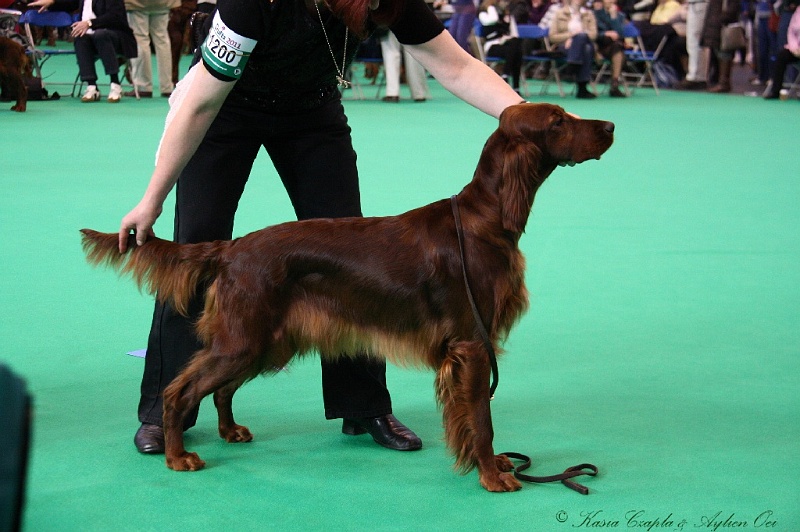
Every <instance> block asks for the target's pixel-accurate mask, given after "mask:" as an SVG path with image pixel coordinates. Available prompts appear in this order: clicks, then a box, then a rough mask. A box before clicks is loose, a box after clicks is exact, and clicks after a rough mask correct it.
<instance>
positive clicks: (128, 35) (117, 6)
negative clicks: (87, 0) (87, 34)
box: [51, 0, 138, 59]
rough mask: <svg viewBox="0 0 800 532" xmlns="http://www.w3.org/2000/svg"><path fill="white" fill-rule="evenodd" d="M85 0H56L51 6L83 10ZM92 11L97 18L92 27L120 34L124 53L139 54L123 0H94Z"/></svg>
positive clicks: (65, 9) (127, 54) (68, 9)
mask: <svg viewBox="0 0 800 532" xmlns="http://www.w3.org/2000/svg"><path fill="white" fill-rule="evenodd" d="M83 3H84V0H56V3H55V4H54V5H53V7H51V9H52V10H53V11H77V12H78V13H79V14H80V13H81V12H82V11H83ZM92 11H93V12H94V14H95V16H96V17H97V18H95V19H94V20H92V29H96V30H100V29H108V30H112V31H115V32H117V33H118V34H119V39H120V42H121V43H122V55H124V56H125V57H127V58H129V59H130V58H132V57H136V56H137V55H138V51H137V46H136V38H135V37H134V36H133V30H131V28H130V26H128V17H127V15H126V14H125V3H124V2H123V0H92Z"/></svg>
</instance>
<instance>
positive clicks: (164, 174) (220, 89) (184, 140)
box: [119, 63, 235, 253]
mask: <svg viewBox="0 0 800 532" xmlns="http://www.w3.org/2000/svg"><path fill="white" fill-rule="evenodd" d="M234 85H235V82H231V81H221V80H219V79H217V78H215V77H214V76H212V75H211V74H209V73H208V71H207V70H206V67H205V65H203V64H202V63H201V64H199V65H198V67H197V72H196V74H195V76H194V79H193V80H192V81H191V85H190V86H189V87H188V88H187V89H186V90H187V93H186V96H185V99H184V100H183V102H182V103H181V105H180V107H179V108H178V111H177V112H176V114H175V117H174V118H173V119H172V121H171V122H170V123H169V125H168V126H167V129H166V131H165V132H164V138H163V139H162V141H161V147H160V149H159V154H158V159H157V160H156V169H155V171H154V172H153V176H152V177H151V178H150V184H149V185H148V186H147V189H146V190H145V193H144V196H143V197H142V200H141V201H140V202H139V204H138V205H136V207H134V208H133V210H132V211H131V212H129V213H128V214H127V215H126V216H125V217H124V218H123V219H122V223H121V225H120V228H119V251H120V253H124V252H125V251H126V250H127V247H128V235H129V234H130V232H131V231H133V232H134V233H135V234H136V242H137V243H138V244H140V245H141V244H144V242H145V241H146V240H147V237H148V236H150V235H153V234H154V233H153V224H154V223H155V221H156V219H157V218H158V216H159V215H160V214H161V211H162V207H163V204H164V200H165V199H166V197H167V195H168V194H169V192H170V191H171V190H172V187H174V186H175V183H176V182H177V181H178V176H180V173H181V171H182V170H183V168H184V166H186V164H187V163H188V162H189V159H190V158H191V157H192V155H194V152H195V151H196V150H197V147H198V146H199V145H200V142H201V141H202V140H203V137H204V136H205V134H206V131H208V128H209V126H211V122H213V120H214V118H215V117H216V116H217V112H219V109H220V107H222V103H223V102H224V101H225V98H226V97H227V96H228V93H230V91H231V89H232V88H233V86H234Z"/></svg>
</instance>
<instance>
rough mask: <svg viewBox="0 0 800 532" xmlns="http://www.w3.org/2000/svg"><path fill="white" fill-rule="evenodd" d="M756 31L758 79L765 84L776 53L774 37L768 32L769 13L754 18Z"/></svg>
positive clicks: (773, 34) (772, 33)
mask: <svg viewBox="0 0 800 532" xmlns="http://www.w3.org/2000/svg"><path fill="white" fill-rule="evenodd" d="M756 30H757V32H758V33H757V36H758V41H757V42H758V79H760V80H761V82H762V83H766V82H767V81H768V80H769V78H770V73H771V72H772V68H773V61H774V60H775V52H776V47H775V45H776V35H775V33H774V32H772V31H769V13H767V15H766V16H762V15H761V14H760V13H759V15H758V16H757V17H756Z"/></svg>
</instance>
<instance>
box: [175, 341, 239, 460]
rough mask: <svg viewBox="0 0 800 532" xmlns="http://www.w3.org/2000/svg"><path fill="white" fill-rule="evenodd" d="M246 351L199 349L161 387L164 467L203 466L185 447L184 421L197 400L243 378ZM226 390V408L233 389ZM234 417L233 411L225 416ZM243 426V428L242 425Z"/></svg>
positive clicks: (195, 455)
mask: <svg viewBox="0 0 800 532" xmlns="http://www.w3.org/2000/svg"><path fill="white" fill-rule="evenodd" d="M249 360H251V359H250V358H249V357H248V354H247V353H238V354H233V355H231V354H221V353H218V352H215V351H213V350H212V349H209V348H206V349H201V350H200V351H198V352H197V353H196V354H195V355H194V357H193V358H192V361H191V362H190V363H189V365H187V366H186V368H184V370H183V371H181V373H180V374H179V375H178V376H177V377H176V378H175V380H173V381H172V382H171V383H170V385H169V386H168V387H167V389H166V390H164V440H165V454H166V459H167V467H169V468H170V469H174V470H175V471H197V470H198V469H202V468H203V466H205V462H203V461H202V460H201V459H200V457H199V456H198V455H197V453H190V452H187V451H186V448H185V447H184V444H183V421H184V418H185V417H186V413H187V412H189V411H190V410H192V409H193V408H195V407H196V406H197V405H199V404H200V401H201V400H202V399H203V398H204V397H206V396H207V395H209V394H211V393H212V392H216V391H217V390H220V389H222V388H225V387H226V386H233V385H234V384H235V385H237V386H238V385H239V384H241V383H242V382H244V381H245V380H246V379H247V378H248V377H249V375H248V374H247V372H248V371H250V368H249V364H248V361H249ZM225 393H227V396H228V399H227V402H228V408H230V398H231V397H232V396H233V393H232V391H229V392H223V394H222V395H223V397H224V395H225ZM228 418H229V420H230V422H232V421H233V414H230V415H229V416H228ZM245 430H246V429H245Z"/></svg>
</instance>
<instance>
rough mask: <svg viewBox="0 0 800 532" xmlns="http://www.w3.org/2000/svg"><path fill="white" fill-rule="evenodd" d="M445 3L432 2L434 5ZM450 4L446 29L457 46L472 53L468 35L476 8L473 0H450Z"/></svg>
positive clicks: (470, 32)
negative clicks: (450, 11)
mask: <svg viewBox="0 0 800 532" xmlns="http://www.w3.org/2000/svg"><path fill="white" fill-rule="evenodd" d="M444 3H447V2H445V1H443V0H442V1H440V2H438V3H437V4H434V6H435V7H437V8H438V7H439V5H441V4H444ZM449 3H450V5H451V6H452V8H453V15H452V16H451V17H450V22H449V26H448V27H447V30H448V31H449V32H450V35H452V36H453V39H455V40H456V42H457V43H458V45H459V46H461V48H463V49H464V51H466V52H467V53H468V54H471V53H472V46H471V45H470V42H469V36H470V35H471V34H472V28H473V26H474V24H475V17H476V16H477V9H476V7H475V1H474V0H450V2H449Z"/></svg>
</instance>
